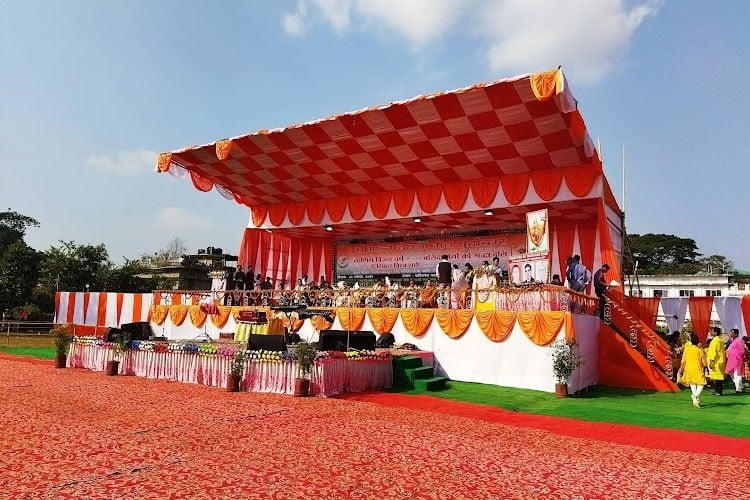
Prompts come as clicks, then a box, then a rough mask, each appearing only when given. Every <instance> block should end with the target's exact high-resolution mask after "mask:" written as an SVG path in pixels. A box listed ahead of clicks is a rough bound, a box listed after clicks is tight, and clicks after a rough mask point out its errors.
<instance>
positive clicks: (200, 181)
mask: <svg viewBox="0 0 750 500" xmlns="http://www.w3.org/2000/svg"><path fill="white" fill-rule="evenodd" d="M190 180H191V181H192V182H193V186H195V189H197V190H198V191H203V192H204V193H206V192H208V191H211V189H213V187H214V183H213V182H211V181H210V180H208V179H206V178H203V177H201V176H200V175H198V174H196V173H195V172H190Z"/></svg>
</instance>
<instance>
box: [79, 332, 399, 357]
mask: <svg viewBox="0 0 750 500" xmlns="http://www.w3.org/2000/svg"><path fill="white" fill-rule="evenodd" d="M73 342H74V343H76V344H78V345H82V346H98V347H104V348H112V343H111V342H104V340H103V339H102V338H101V337H93V336H90V337H78V336H76V337H74V339H73ZM242 347H243V346H242V345H239V344H214V343H197V344H196V343H194V342H164V341H151V340H133V341H132V342H131V343H130V350H133V351H143V352H158V353H166V352H169V353H179V352H184V353H191V354H199V355H201V356H207V357H219V358H226V359H232V358H234V357H235V355H236V354H237V352H238V351H239V350H242V351H244V353H245V355H246V357H247V360H248V361H251V362H256V363H257V362H262V361H271V362H276V363H281V362H286V361H289V362H296V361H297V358H296V355H295V353H294V352H293V351H292V352H288V351H266V350H257V351H245V350H244V349H243V348H242ZM390 358H391V353H390V351H368V350H362V351H349V352H341V351H318V352H317V354H316V357H315V360H316V361H317V360H323V359H345V360H348V361H362V360H387V359H390Z"/></svg>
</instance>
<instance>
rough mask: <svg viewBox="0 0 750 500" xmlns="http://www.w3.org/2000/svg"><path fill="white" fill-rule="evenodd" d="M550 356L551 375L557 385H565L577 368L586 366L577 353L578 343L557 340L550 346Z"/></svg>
mask: <svg viewBox="0 0 750 500" xmlns="http://www.w3.org/2000/svg"><path fill="white" fill-rule="evenodd" d="M550 355H551V356H552V374H553V375H554V377H555V380H556V381H557V383H558V384H566V383H567V382H568V380H569V379H570V376H571V375H572V374H573V372H574V371H575V370H576V369H577V368H578V367H581V366H583V365H585V364H586V360H585V359H584V358H583V356H581V354H580V353H579V351H578V342H576V341H575V339H574V340H572V341H567V340H566V339H559V340H556V341H554V342H553V343H552V344H551V345H550Z"/></svg>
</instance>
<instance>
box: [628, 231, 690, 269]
mask: <svg viewBox="0 0 750 500" xmlns="http://www.w3.org/2000/svg"><path fill="white" fill-rule="evenodd" d="M628 245H629V247H630V251H631V253H632V260H630V259H628V260H626V263H625V264H626V269H627V271H628V272H630V273H632V272H633V268H634V266H635V263H636V262H637V263H638V272H639V273H640V274H693V273H696V272H698V271H699V270H700V268H701V264H700V263H699V262H698V257H700V256H701V254H700V253H698V246H697V245H696V244H695V240H693V239H691V238H680V237H679V236H674V235H672V234H652V233H648V234H644V235H640V234H629V235H628Z"/></svg>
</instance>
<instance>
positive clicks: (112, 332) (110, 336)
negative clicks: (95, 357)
mask: <svg viewBox="0 0 750 500" xmlns="http://www.w3.org/2000/svg"><path fill="white" fill-rule="evenodd" d="M120 333H122V330H120V329H119V328H107V329H106V330H105V331H104V342H114V341H115V340H116V339H115V337H117V336H118V335H120Z"/></svg>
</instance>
